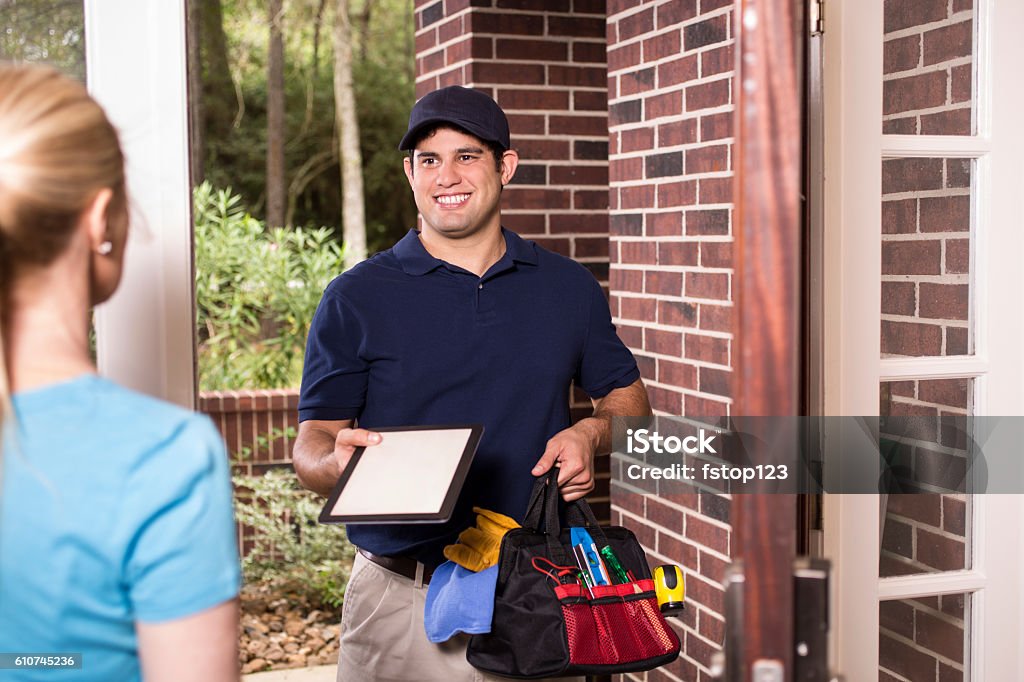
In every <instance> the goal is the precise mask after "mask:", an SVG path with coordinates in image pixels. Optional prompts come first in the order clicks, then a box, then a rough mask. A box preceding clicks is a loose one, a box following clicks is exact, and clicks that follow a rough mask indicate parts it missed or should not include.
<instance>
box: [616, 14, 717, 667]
mask: <svg viewBox="0 0 1024 682" xmlns="http://www.w3.org/2000/svg"><path fill="white" fill-rule="evenodd" d="M732 20H733V6H732V3H731V2H722V1H717V2H716V1H712V0H702V1H701V2H700V3H699V4H698V2H696V0H671V1H669V2H660V3H653V2H647V3H639V2H626V1H625V0H614V1H612V2H609V4H608V88H609V92H608V94H609V105H608V108H609V126H610V133H609V175H610V180H611V183H610V191H609V204H610V207H611V210H610V214H611V215H610V261H611V264H610V273H609V282H610V289H611V304H612V314H613V315H614V316H615V319H616V323H617V324H618V325H619V333H620V335H621V336H622V338H623V339H624V340H625V341H626V342H627V343H628V344H629V345H630V347H631V348H632V349H633V351H634V353H635V354H636V356H637V360H638V362H639V363H640V367H641V370H642V372H643V376H644V381H645V382H646V383H647V386H648V391H649V392H650V394H651V400H652V404H653V406H654V408H655V411H656V412H658V413H661V414H667V415H680V414H685V415H688V416H694V417H700V416H715V415H722V414H726V413H727V412H728V410H729V407H730V404H731V397H730V392H729V381H730V375H731V367H732V362H731V346H732V329H731V305H732V280H733V270H732V243H733V240H732V178H733V166H732V153H733V151H732V147H733V101H732V90H733V83H732V81H733V74H734V66H733V63H734V57H733V48H734V40H733V30H732ZM611 496H612V504H613V513H614V514H615V517H616V518H617V519H619V520H621V521H622V522H623V523H624V524H625V525H628V526H629V527H630V528H632V529H634V530H635V531H636V532H637V534H638V536H639V537H640V539H641V542H642V543H643V545H644V546H645V548H646V549H647V550H648V552H649V556H650V559H651V561H652V563H653V562H657V563H678V564H680V565H682V567H683V569H684V572H685V575H686V582H687V601H688V609H687V612H686V614H685V615H684V617H683V618H682V619H681V622H680V625H681V628H680V630H681V634H682V636H683V638H684V652H683V655H682V656H681V657H680V658H679V660H678V661H676V662H675V663H674V664H672V665H670V666H666V667H665V668H664V669H662V670H659V671H655V672H652V673H649V674H648V675H647V679H649V680H662V679H682V680H706V679H710V677H709V667H710V663H711V656H712V653H713V652H714V651H715V650H717V649H719V648H720V647H721V642H722V639H723V637H724V621H723V618H722V615H721V614H722V610H723V599H724V593H723V591H722V588H721V580H722V578H723V575H724V571H725V567H726V566H727V565H728V562H729V558H730V529H729V511H730V501H729V500H728V499H727V498H725V497H720V496H714V495H688V496H680V497H674V498H666V497H664V496H661V497H654V496H649V497H644V496H642V495H640V494H639V491H637V490H634V489H631V488H629V487H627V486H625V485H620V484H619V483H618V482H615V483H613V486H612V495H611Z"/></svg>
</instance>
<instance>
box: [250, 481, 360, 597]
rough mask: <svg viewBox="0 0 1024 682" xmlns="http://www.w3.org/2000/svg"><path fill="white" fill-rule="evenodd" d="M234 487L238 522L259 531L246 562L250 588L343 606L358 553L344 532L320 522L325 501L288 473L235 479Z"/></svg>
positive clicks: (339, 527)
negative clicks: (260, 586) (264, 587)
mask: <svg viewBox="0 0 1024 682" xmlns="http://www.w3.org/2000/svg"><path fill="white" fill-rule="evenodd" d="M234 483H235V489H236V490H237V491H238V493H237V494H236V495H235V516H236V518H237V519H238V521H239V522H241V523H243V524H245V525H247V526H251V527H252V528H253V530H254V531H255V538H254V541H255V547H253V549H252V550H251V551H250V552H249V553H248V554H247V555H246V556H245V557H244V558H243V559H242V572H243V574H244V576H245V581H246V583H249V584H252V583H262V584H270V585H273V586H275V587H277V588H280V591H282V592H294V593H298V594H302V595H304V596H306V597H308V598H309V599H310V601H311V602H312V603H313V604H315V605H324V606H329V607H334V608H337V607H338V606H340V605H341V603H342V600H343V597H344V595H345V586H346V585H347V584H348V577H349V572H350V571H351V568H352V559H353V557H354V556H355V547H354V546H353V545H352V544H351V543H350V542H349V541H348V538H346V537H345V531H344V528H343V527H342V526H334V525H331V526H328V525H324V524H321V523H319V522H318V521H317V517H318V516H319V514H320V509H321V508H322V507H323V500H322V499H320V498H319V497H317V496H316V495H315V494H314V493H311V492H309V491H308V490H303V489H302V488H300V487H299V484H298V481H297V479H296V478H295V474H293V473H292V472H291V471H288V470H283V469H272V470H270V471H268V472H266V473H265V474H264V475H262V476H236V477H235V478H234Z"/></svg>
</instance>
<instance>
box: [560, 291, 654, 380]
mask: <svg viewBox="0 0 1024 682" xmlns="http://www.w3.org/2000/svg"><path fill="white" fill-rule="evenodd" d="M586 286H587V298H588V309H589V310H588V319H587V331H586V337H585V338H584V341H583V352H582V354H581V356H580V364H579V367H578V368H577V372H576V376H575V377H574V380H575V382H576V385H577V386H579V387H580V388H582V389H583V390H584V391H586V392H587V394H588V395H589V396H590V397H591V398H603V397H604V396H606V395H608V393H610V392H611V391H613V390H615V389H616V388H622V387H624V386H629V385H630V384H632V383H633V382H635V381H636V380H637V379H639V378H640V370H639V369H637V366H636V359H635V358H634V357H633V353H631V352H630V350H629V349H628V348H626V344H624V343H622V340H621V339H620V338H619V336H618V334H616V333H615V325H613V324H612V316H611V311H610V310H609V309H608V301H607V300H605V297H604V292H603V291H601V286H600V285H599V284H598V283H597V281H596V280H594V279H593V278H592V277H590V278H588V282H587V285H586Z"/></svg>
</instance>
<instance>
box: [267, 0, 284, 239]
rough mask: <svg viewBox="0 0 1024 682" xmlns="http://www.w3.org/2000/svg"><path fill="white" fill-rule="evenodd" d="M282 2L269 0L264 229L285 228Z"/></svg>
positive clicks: (280, 0)
mask: <svg viewBox="0 0 1024 682" xmlns="http://www.w3.org/2000/svg"><path fill="white" fill-rule="evenodd" d="M282 21H283V13H282V0H270V49H269V51H268V56H267V227H280V226H282V225H284V212H285V201H286V199H285V197H286V191H285V182H284V39H283V38H282V35H281V23H282Z"/></svg>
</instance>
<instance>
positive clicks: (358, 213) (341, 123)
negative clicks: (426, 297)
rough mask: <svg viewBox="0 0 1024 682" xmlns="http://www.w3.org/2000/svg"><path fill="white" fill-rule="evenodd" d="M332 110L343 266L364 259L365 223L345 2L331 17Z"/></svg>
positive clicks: (350, 30)
mask: <svg viewBox="0 0 1024 682" xmlns="http://www.w3.org/2000/svg"><path fill="white" fill-rule="evenodd" d="M334 108H335V111H336V116H337V124H338V157H339V160H340V162H341V210H342V225H343V232H342V234H343V237H344V240H345V264H346V265H347V266H349V267H351V266H352V265H355V264H356V263H358V262H359V261H361V260H363V259H364V258H366V219H365V216H364V206H363V156H362V152H361V151H360V149H359V120H358V118H357V117H356V97H355V90H354V88H353V87H352V26H351V22H350V20H349V14H348V0H337V4H336V6H335V16H334Z"/></svg>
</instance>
